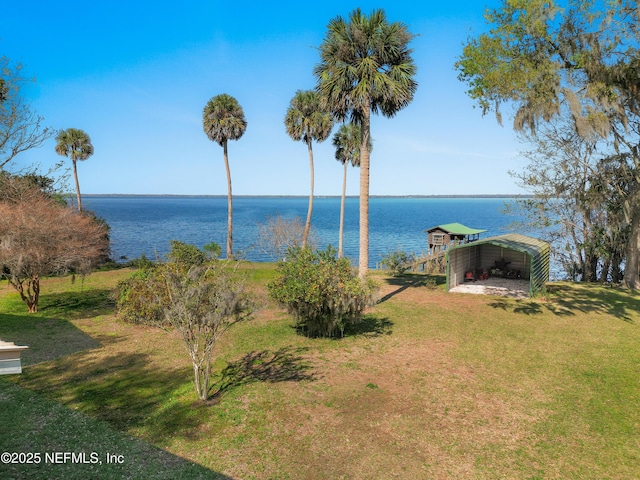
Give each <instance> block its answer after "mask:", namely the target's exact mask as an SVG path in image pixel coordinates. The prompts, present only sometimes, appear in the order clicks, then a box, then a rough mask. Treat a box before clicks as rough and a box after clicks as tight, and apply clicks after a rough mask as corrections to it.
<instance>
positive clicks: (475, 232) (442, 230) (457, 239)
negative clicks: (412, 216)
mask: <svg viewBox="0 0 640 480" xmlns="http://www.w3.org/2000/svg"><path fill="white" fill-rule="evenodd" d="M425 232H426V233H427V235H428V244H429V252H430V253H435V252H438V251H442V250H445V249H447V248H448V247H449V246H451V245H458V244H463V243H469V242H474V241H476V240H478V239H479V238H480V234H481V233H484V232H486V230H481V229H478V228H470V227H467V226H466V225H462V224H461V223H446V224H444V225H436V226H435V227H431V228H429V229H428V230H425Z"/></svg>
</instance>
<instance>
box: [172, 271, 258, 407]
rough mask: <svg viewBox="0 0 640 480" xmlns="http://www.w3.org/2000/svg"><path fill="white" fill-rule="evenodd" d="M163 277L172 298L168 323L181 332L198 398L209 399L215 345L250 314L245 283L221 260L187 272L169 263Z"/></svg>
mask: <svg viewBox="0 0 640 480" xmlns="http://www.w3.org/2000/svg"><path fill="white" fill-rule="evenodd" d="M163 277H164V279H165V282H166V283H165V284H166V290H167V295H168V297H169V303H168V306H166V307H165V308H164V313H165V317H166V320H167V322H168V323H170V324H171V325H172V326H173V327H174V328H175V329H176V330H177V331H178V332H180V335H181V336H182V339H183V340H184V344H185V346H186V348H187V351H188V352H189V356H190V357H191V363H192V365H193V374H194V378H195V387H196V392H197V394H198V398H199V399H200V400H206V399H207V398H208V397H209V391H210V377H211V356H212V353H213V346H214V345H215V343H216V341H217V340H218V339H219V338H220V337H221V336H222V335H223V334H224V332H226V331H227V329H228V328H229V327H230V326H231V325H233V324H235V323H237V322H239V321H241V320H243V319H245V318H247V316H248V314H249V312H250V309H249V302H248V300H247V296H246V295H245V293H244V284H243V283H242V282H241V281H240V280H239V279H238V277H237V276H235V275H234V274H233V271H232V270H230V269H229V268H228V262H221V261H218V260H214V261H212V262H209V263H208V264H201V265H197V264H196V265H193V266H191V267H190V268H189V269H188V270H187V272H186V273H185V272H184V271H182V269H181V268H176V265H175V264H173V265H171V264H170V265H168V266H167V268H166V269H164V271H163Z"/></svg>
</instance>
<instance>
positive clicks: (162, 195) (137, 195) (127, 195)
mask: <svg viewBox="0 0 640 480" xmlns="http://www.w3.org/2000/svg"><path fill="white" fill-rule="evenodd" d="M68 195H69V196H75V194H71V193H69V194H68ZM82 196H83V197H93V198H104V197H109V198H117V197H123V198H227V195H185V194H171V193H166V194H165V193H159V194H153V193H85V194H83V195H82ZM233 198H309V196H308V195H234V196H233ZM314 198H341V196H340V195H315V196H314ZM347 198H358V195H347ZM369 198H533V195H524V194H506V193H499V194H476V195H455V194H451V195H370V196H369Z"/></svg>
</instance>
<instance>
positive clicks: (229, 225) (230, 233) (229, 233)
mask: <svg viewBox="0 0 640 480" xmlns="http://www.w3.org/2000/svg"><path fill="white" fill-rule="evenodd" d="M222 148H223V149H224V166H225V168H226V170H227V258H228V259H231V258H233V205H232V194H231V170H230V169H229V155H228V152H227V140H225V141H224V143H223V145H222Z"/></svg>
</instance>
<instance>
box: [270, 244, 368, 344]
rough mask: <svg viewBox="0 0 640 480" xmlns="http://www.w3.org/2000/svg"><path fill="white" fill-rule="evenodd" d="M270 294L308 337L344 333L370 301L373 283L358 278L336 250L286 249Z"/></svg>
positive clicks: (271, 285)
mask: <svg viewBox="0 0 640 480" xmlns="http://www.w3.org/2000/svg"><path fill="white" fill-rule="evenodd" d="M268 289H269V294H270V295H271V298H273V299H274V300H275V301H276V302H278V303H279V304H280V305H282V306H284V307H285V308H286V309H287V311H288V312H289V313H291V314H292V315H293V316H294V318H295V319H296V322H297V327H298V328H299V330H300V331H301V332H303V333H304V334H305V335H307V336H309V337H334V336H336V335H337V334H338V333H339V334H340V336H343V335H344V329H345V327H346V326H347V325H349V324H355V323H357V322H358V321H359V320H360V319H361V317H362V313H363V312H364V310H365V309H366V308H367V307H368V306H370V305H372V304H373V293H374V284H373V282H372V281H371V280H370V279H364V280H362V279H360V278H359V277H358V275H357V272H356V271H355V270H354V269H353V268H352V267H351V264H350V263H349V260H348V259H346V258H340V259H339V258H337V256H336V251H335V249H333V248H331V247H328V248H327V249H326V250H324V251H322V250H317V251H316V252H314V251H312V250H311V249H309V248H300V247H295V248H291V249H289V251H288V253H287V261H283V262H279V263H278V276H277V277H276V279H275V280H273V281H272V282H270V283H269V285H268Z"/></svg>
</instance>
